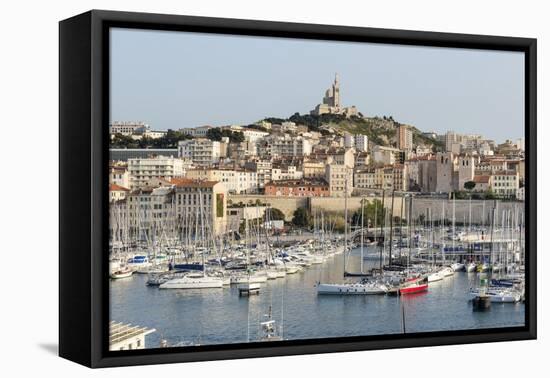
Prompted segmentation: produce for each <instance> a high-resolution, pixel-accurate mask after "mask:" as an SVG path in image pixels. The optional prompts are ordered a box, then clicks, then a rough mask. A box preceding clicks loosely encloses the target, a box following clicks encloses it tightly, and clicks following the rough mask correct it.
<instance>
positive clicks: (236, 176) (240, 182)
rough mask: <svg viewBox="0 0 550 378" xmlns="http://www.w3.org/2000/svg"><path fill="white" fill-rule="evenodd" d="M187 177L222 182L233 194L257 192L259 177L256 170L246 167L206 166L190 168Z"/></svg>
mask: <svg viewBox="0 0 550 378" xmlns="http://www.w3.org/2000/svg"><path fill="white" fill-rule="evenodd" d="M185 177H187V178H189V179H192V180H208V181H218V182H222V183H223V184H224V186H225V188H226V189H227V191H228V192H229V193H231V194H246V193H256V192H257V191H258V177H257V174H256V171H253V170H246V169H228V168H206V169H200V168H199V169H190V170H188V171H187V172H186V175H185Z"/></svg>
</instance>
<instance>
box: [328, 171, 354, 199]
mask: <svg viewBox="0 0 550 378" xmlns="http://www.w3.org/2000/svg"><path fill="white" fill-rule="evenodd" d="M325 181H326V182H327V183H328V186H329V193H330V196H332V197H344V196H345V195H346V189H347V194H348V195H351V193H352V191H353V171H352V169H351V168H349V167H348V166H346V165H343V164H327V165H326V167H325Z"/></svg>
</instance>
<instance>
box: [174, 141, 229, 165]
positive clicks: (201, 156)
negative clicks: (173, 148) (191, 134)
mask: <svg viewBox="0 0 550 378" xmlns="http://www.w3.org/2000/svg"><path fill="white" fill-rule="evenodd" d="M178 156H179V157H181V158H183V159H188V160H190V161H192V162H193V163H194V164H197V165H211V164H214V163H217V162H219V160H220V142H218V141H213V140H210V139H205V138H196V139H189V140H181V141H179V143H178Z"/></svg>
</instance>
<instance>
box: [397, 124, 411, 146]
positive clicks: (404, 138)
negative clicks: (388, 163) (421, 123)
mask: <svg viewBox="0 0 550 378" xmlns="http://www.w3.org/2000/svg"><path fill="white" fill-rule="evenodd" d="M395 137H396V139H397V148H398V149H400V150H403V151H411V150H412V148H413V133H412V130H411V128H410V127H409V126H407V125H399V126H398V127H397V129H396V135H395Z"/></svg>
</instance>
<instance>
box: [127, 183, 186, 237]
mask: <svg viewBox="0 0 550 378" xmlns="http://www.w3.org/2000/svg"><path fill="white" fill-rule="evenodd" d="M173 195H174V190H173V187H172V186H162V187H157V188H154V187H149V186H147V187H140V188H138V189H134V190H132V191H131V192H129V193H128V194H127V196H126V216H127V217H128V223H127V224H128V232H129V237H130V238H135V239H137V240H139V241H151V240H153V239H154V238H158V237H159V236H160V234H161V233H162V230H163V229H164V228H165V227H168V225H173V224H174V222H175V212H174V210H175V208H174V201H173V198H174V196H173ZM123 213H124V212H123Z"/></svg>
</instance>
